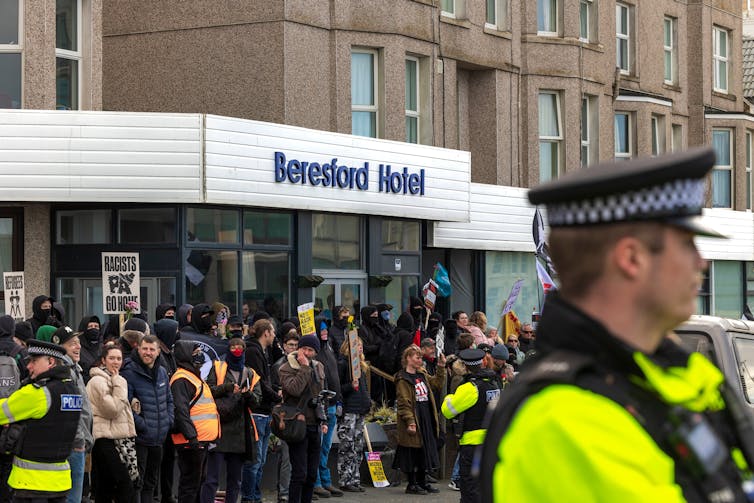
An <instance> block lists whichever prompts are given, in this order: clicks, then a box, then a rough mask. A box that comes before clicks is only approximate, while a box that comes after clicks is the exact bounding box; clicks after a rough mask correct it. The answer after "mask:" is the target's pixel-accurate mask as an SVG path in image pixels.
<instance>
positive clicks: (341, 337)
mask: <svg viewBox="0 0 754 503" xmlns="http://www.w3.org/2000/svg"><path fill="white" fill-rule="evenodd" d="M332 312H333V319H332V326H330V341H329V342H330V347H331V348H333V351H334V352H335V353H336V354H337V353H338V352H339V351H340V346H342V345H343V342H344V341H345V340H346V332H347V330H348V317H349V316H351V312H350V311H349V310H348V308H347V307H346V306H335V309H333V311H332Z"/></svg>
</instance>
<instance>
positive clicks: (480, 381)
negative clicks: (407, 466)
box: [441, 369, 500, 445]
mask: <svg viewBox="0 0 754 503" xmlns="http://www.w3.org/2000/svg"><path fill="white" fill-rule="evenodd" d="M499 396H500V378H499V377H497V376H496V375H495V373H494V372H493V371H491V370H487V369H483V370H482V371H481V372H479V373H476V374H469V375H467V376H466V377H465V382H464V383H463V384H461V385H460V386H458V388H456V391H455V393H453V394H450V395H447V396H446V397H445V399H444V400H443V401H442V407H441V410H442V414H443V416H445V417H446V418H448V419H452V418H454V417H456V416H458V415H461V414H463V416H464V419H463V435H461V438H460V439H459V440H458V443H459V444H460V445H481V444H482V443H483V442H484V436H485V433H486V430H485V429H484V428H482V424H483V422H484V416H485V413H486V411H487V407H488V406H489V404H490V403H491V402H494V403H496V402H497V399H498V397H499Z"/></svg>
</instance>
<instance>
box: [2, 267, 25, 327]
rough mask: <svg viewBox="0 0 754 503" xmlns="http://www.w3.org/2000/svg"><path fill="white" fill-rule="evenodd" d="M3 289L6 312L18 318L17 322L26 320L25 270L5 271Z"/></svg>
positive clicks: (15, 318)
mask: <svg viewBox="0 0 754 503" xmlns="http://www.w3.org/2000/svg"><path fill="white" fill-rule="evenodd" d="M3 289H4V290H5V314H7V315H8V316H10V317H11V318H13V319H14V320H16V323H18V322H21V321H24V320H25V319H26V302H25V301H24V299H25V298H26V294H25V292H26V288H25V286H24V272H23V271H20V272H4V273H3Z"/></svg>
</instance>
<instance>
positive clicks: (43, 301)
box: [26, 295, 63, 335]
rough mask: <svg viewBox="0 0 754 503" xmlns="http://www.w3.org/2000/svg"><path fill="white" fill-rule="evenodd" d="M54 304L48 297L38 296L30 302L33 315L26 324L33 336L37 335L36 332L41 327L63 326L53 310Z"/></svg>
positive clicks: (56, 312)
mask: <svg viewBox="0 0 754 503" xmlns="http://www.w3.org/2000/svg"><path fill="white" fill-rule="evenodd" d="M54 302H55V299H53V298H52V297H50V296H49V295H39V296H37V297H35V298H34V300H33V301H32V303H31V309H32V312H33V313H34V314H33V315H32V317H31V318H29V319H27V320H26V322H27V323H29V324H30V325H31V330H32V333H33V334H34V335H36V334H37V330H39V327H41V326H42V325H52V326H53V327H61V326H63V323H62V320H59V319H58V318H57V316H58V314H59V313H58V310H56V309H54V308H53V303H54Z"/></svg>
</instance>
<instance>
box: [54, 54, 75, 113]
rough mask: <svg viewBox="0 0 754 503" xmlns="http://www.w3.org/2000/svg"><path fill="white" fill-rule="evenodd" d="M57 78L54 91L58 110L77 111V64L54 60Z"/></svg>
mask: <svg viewBox="0 0 754 503" xmlns="http://www.w3.org/2000/svg"><path fill="white" fill-rule="evenodd" d="M55 59H56V70H57V77H56V79H55V90H56V96H57V105H56V108H57V109H58V110H78V109H79V62H78V61H76V60H73V59H66V58H55Z"/></svg>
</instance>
